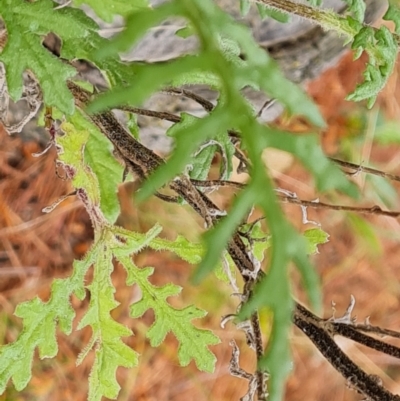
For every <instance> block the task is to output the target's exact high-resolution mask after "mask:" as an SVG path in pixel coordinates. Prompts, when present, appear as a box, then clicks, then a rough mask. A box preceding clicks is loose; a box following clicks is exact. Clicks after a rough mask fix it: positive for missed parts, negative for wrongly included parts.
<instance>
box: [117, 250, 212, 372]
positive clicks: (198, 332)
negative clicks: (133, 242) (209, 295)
mask: <svg viewBox="0 0 400 401" xmlns="http://www.w3.org/2000/svg"><path fill="white" fill-rule="evenodd" d="M115 256H116V258H117V259H118V260H119V262H120V263H121V264H122V265H123V266H124V267H125V269H126V270H127V273H128V278H127V284H128V285H133V284H137V285H138V286H139V287H140V290H141V292H142V299H141V300H140V301H138V302H136V303H134V304H133V305H132V306H131V316H132V317H139V316H141V315H142V314H143V313H144V312H145V311H146V310H147V309H153V310H154V315H155V322H154V323H153V325H152V326H151V327H150V329H149V331H148V332H147V334H146V336H147V337H148V338H149V339H150V343H151V345H152V346H158V345H160V343H161V342H162V341H163V340H164V338H165V336H166V335H167V334H168V333H169V332H172V333H173V334H174V335H175V337H176V338H177V340H178V341H179V349H178V359H179V363H180V364H181V365H182V366H186V365H188V364H189V362H190V361H191V360H192V359H193V360H194V361H195V363H196V365H197V367H198V368H199V369H200V370H204V371H207V372H211V371H213V370H214V366H215V362H216V357H215V356H214V354H213V353H212V352H211V351H210V350H209V349H208V347H209V346H210V345H214V344H217V343H219V339H218V337H216V336H215V335H214V334H213V333H212V332H210V331H208V330H202V329H198V328H196V327H195V326H193V324H192V320H193V319H198V318H201V317H203V316H204V315H205V314H206V312H205V311H202V310H200V309H197V308H195V307H194V306H188V307H186V308H184V309H175V308H173V307H172V306H171V305H170V304H169V303H168V302H167V298H168V297H170V296H174V295H177V294H178V293H179V292H180V290H181V289H180V287H177V286H176V285H173V284H167V285H164V286H163V287H156V286H154V285H153V284H151V283H150V282H149V281H148V277H149V276H150V275H151V274H152V272H153V269H152V268H144V269H139V268H138V267H136V266H135V265H134V264H133V262H132V259H131V258H130V257H128V256H126V254H125V250H124V251H123V252H119V251H118V250H117V249H116V250H115Z"/></svg>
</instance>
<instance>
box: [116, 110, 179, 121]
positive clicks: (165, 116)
mask: <svg viewBox="0 0 400 401" xmlns="http://www.w3.org/2000/svg"><path fill="white" fill-rule="evenodd" d="M117 109H118V110H123V111H127V112H129V113H134V114H139V115H141V116H146V117H155V118H159V119H160V120H167V121H171V122H173V123H179V122H181V118H180V117H179V116H177V115H175V114H172V113H167V112H165V111H155V110H147V109H142V108H139V107H131V106H119V107H118V108H117Z"/></svg>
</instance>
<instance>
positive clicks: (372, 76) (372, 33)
mask: <svg viewBox="0 0 400 401" xmlns="http://www.w3.org/2000/svg"><path fill="white" fill-rule="evenodd" d="M352 48H353V49H354V50H356V57H359V56H360V54H361V51H362V50H365V51H366V52H367V53H368V56H369V60H368V64H367V67H366V70H365V72H364V82H362V83H361V84H359V85H358V86H357V88H356V89H355V91H354V92H353V93H352V94H350V95H349V96H347V100H353V101H356V102H358V101H360V100H364V99H366V100H367V105H368V107H369V108H371V107H372V106H373V105H374V103H375V100H376V97H377V95H378V93H379V92H380V91H381V90H382V89H383V88H384V86H385V85H386V83H387V81H388V79H389V77H390V75H391V73H392V72H393V68H394V66H395V63H396V59H397V43H396V41H395V39H394V37H393V35H392V34H391V32H390V31H389V29H388V28H386V27H385V26H383V27H381V28H380V29H378V30H373V29H372V28H371V27H364V28H362V29H361V30H360V32H359V33H358V34H357V35H356V36H355V38H354V42H353V44H352Z"/></svg>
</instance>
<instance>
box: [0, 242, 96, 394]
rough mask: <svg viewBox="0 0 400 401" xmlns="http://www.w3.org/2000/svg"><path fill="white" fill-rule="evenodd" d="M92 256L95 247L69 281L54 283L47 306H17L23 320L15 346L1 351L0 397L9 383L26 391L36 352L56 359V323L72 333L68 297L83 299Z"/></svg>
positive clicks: (40, 303) (39, 303) (37, 302)
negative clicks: (10, 381)
mask: <svg viewBox="0 0 400 401" xmlns="http://www.w3.org/2000/svg"><path fill="white" fill-rule="evenodd" d="M95 253H96V247H95V246H94V247H92V248H91V250H90V251H89V252H88V253H87V255H86V257H85V258H84V259H83V260H81V261H75V262H74V270H73V274H72V276H71V277H69V278H67V279H62V280H61V279H57V280H55V281H54V282H53V284H52V286H51V295H50V299H49V300H48V301H47V302H43V301H42V300H40V299H39V298H35V299H33V300H31V301H28V302H24V303H22V304H19V305H18V306H17V308H16V311H15V315H16V316H18V317H20V318H21V319H23V330H22V332H21V333H20V335H19V336H18V338H17V340H16V341H15V342H13V343H10V344H7V345H3V346H2V347H1V348H0V393H3V392H4V390H5V386H6V384H7V382H8V380H9V379H12V380H13V383H14V385H15V388H16V389H17V390H18V391H21V390H22V389H24V388H25V387H26V385H27V384H28V382H29V380H30V379H31V367H32V360H33V357H34V353H35V349H36V348H38V350H39V356H40V358H41V359H43V358H50V357H54V356H55V355H56V353H57V351H58V347H57V341H56V333H55V332H56V325H57V323H58V324H59V326H60V329H61V330H62V331H63V332H64V333H66V334H70V333H71V330H72V321H73V319H74V317H75V311H74V310H73V309H72V307H71V303H70V296H71V295H72V294H74V293H75V294H76V295H77V296H78V297H79V298H80V299H83V298H84V295H85V292H84V287H83V285H84V277H85V274H86V272H87V270H88V269H89V267H90V265H91V264H92V263H93V259H94V254H95Z"/></svg>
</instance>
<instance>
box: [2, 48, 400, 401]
mask: <svg viewBox="0 0 400 401" xmlns="http://www.w3.org/2000/svg"><path fill="white" fill-rule="evenodd" d="M361 69H362V62H359V63H357V64H353V63H352V62H351V56H350V55H349V56H347V57H345V58H344V60H343V61H342V62H341V64H340V65H339V66H338V67H337V68H335V69H333V70H331V71H328V72H327V73H326V74H324V76H323V77H321V78H320V79H319V80H318V82H314V83H312V84H311V85H310V87H309V91H310V93H311V95H312V96H313V97H314V98H315V99H316V101H317V102H318V103H319V104H320V105H321V110H322V112H323V114H324V116H325V118H326V120H327V122H328V124H329V126H328V129H327V130H326V132H324V133H323V134H322V137H321V140H322V144H323V147H324V149H325V150H326V152H327V153H329V154H334V153H335V152H337V151H338V150H341V149H342V145H343V143H344V141H346V140H348V139H349V138H350V137H356V136H357V137H358V138H360V140H359V141H358V142H357V141H356V140H354V148H353V149H352V151H353V155H354V157H355V159H354V161H360V160H362V161H363V162H364V164H366V165H368V164H370V163H374V164H375V165H376V166H378V167H379V168H381V169H382V170H385V171H390V172H394V173H397V174H400V168H399V166H398V163H397V160H398V159H399V156H398V155H399V149H398V147H397V146H394V145H391V146H390V147H383V146H376V145H373V146H372V148H371V150H370V149H369V146H370V145H372V140H371V136H368V135H365V131H366V130H367V129H368V130H369V131H368V132H371V130H372V132H373V130H374V126H372V127H371V124H372V123H371V121H372V122H373V119H371V118H369V117H367V125H366V127H367V128H365V126H363V123H362V122H361V120H362V119H361V118H358V117H356V118H355V117H354V116H358V115H362V116H365V115H366V114H365V112H364V109H362V108H361V107H360V106H354V105H353V104H351V103H348V102H345V101H343V100H342V99H343V98H344V96H345V95H346V93H349V92H350V91H351V89H352V88H353V87H354V84H355V82H356V80H357V79H359V72H360V71H361ZM397 86H398V80H397V75H395V76H394V77H393V78H392V81H391V84H390V85H389V86H388V89H386V90H385V91H384V93H383V94H382V96H381V98H380V100H379V102H378V106H377V107H381V108H383V109H384V110H385V112H386V113H387V115H390V117H392V118H399V117H400V115H399V113H398V109H399V107H398V103H397V99H396V90H395V89H396V88H397ZM397 93H398V91H397ZM368 124H369V125H368ZM280 126H282V127H290V128H291V129H293V130H296V131H300V132H301V131H306V130H308V129H309V127H307V125H306V123H305V122H304V121H301V120H290V121H288V120H287V119H286V120H284V119H281V121H280ZM363 138H365V139H363ZM0 143H1V144H2V145H1V150H0V277H1V280H0V316H1V321H2V324H1V325H0V342H1V343H3V342H10V341H13V340H14V339H15V338H16V336H17V335H18V333H19V331H20V320H19V319H18V318H16V317H14V316H13V315H12V313H13V311H14V309H15V306H16V305H17V304H18V303H19V302H22V301H25V300H29V299H32V298H34V297H35V296H36V295H39V296H40V297H41V298H42V299H47V297H48V296H49V288H50V284H51V281H52V279H53V278H54V277H65V276H66V275H68V274H69V273H70V271H71V264H72V261H73V260H74V258H79V257H81V256H82V255H84V253H85V252H86V251H87V249H88V248H89V246H90V243H91V240H92V229H91V225H90V222H89V220H88V217H87V215H86V213H85V211H84V209H83V208H82V206H81V204H80V203H79V202H78V201H77V200H76V199H75V198H74V197H71V198H69V199H68V200H66V201H65V202H63V203H61V204H60V205H59V206H58V207H57V208H56V209H55V210H54V211H53V212H52V213H50V214H43V213H42V212H41V210H42V208H43V207H45V206H48V205H49V204H51V203H52V202H54V201H55V200H57V199H58V198H59V197H60V196H62V195H64V194H66V193H68V192H69V191H70V190H71V187H70V184H69V183H68V182H65V181H63V180H61V179H60V178H58V177H57V175H56V171H55V164H54V159H55V153H54V151H51V152H49V153H47V154H46V155H44V156H42V157H40V158H33V157H32V156H31V153H32V152H35V151H38V150H39V147H38V145H37V144H36V143H35V142H22V141H21V140H20V139H19V138H18V137H14V138H11V137H8V136H7V135H6V133H5V132H4V131H3V130H1V129H0ZM352 143H353V142H352ZM290 164H291V166H290V167H289V168H286V169H284V170H283V171H279V172H277V173H276V177H277V180H278V182H279V184H280V185H281V186H284V187H285V188H288V189H290V190H294V191H296V192H297V193H298V195H299V196H301V197H303V198H306V199H313V196H315V193H314V191H313V185H312V182H311V181H310V179H309V177H308V175H307V174H306V172H305V171H304V170H303V169H302V168H299V166H298V165H297V164H294V163H290ZM363 179H364V178H363V176H362V175H361V176H359V177H357V178H356V180H358V181H357V182H358V183H361V185H362V183H363ZM395 188H396V189H398V186H396V185H395ZM131 190H132V185H130V184H126V185H124V186H122V187H121V189H120V196H121V205H122V215H121V218H120V219H119V221H120V223H121V224H123V225H125V226H126V227H128V228H130V229H134V230H140V231H144V230H146V229H148V228H149V227H150V226H151V225H152V224H153V223H154V222H155V221H156V219H159V220H161V223H162V224H163V225H164V226H165V227H167V229H166V232H165V234H166V235H167V236H169V237H173V236H174V235H176V231H175V228H177V229H178V230H179V232H180V233H182V234H184V235H186V236H188V237H190V238H191V239H195V238H197V236H198V233H199V232H200V229H201V223H200V222H199V221H198V220H197V218H196V217H195V216H194V215H193V213H192V212H190V211H189V210H187V209H186V208H183V207H180V206H174V205H170V204H166V205H165V204H162V203H161V202H160V201H158V200H152V201H150V202H148V203H146V204H145V205H144V206H140V207H137V206H135V205H134V204H133V203H132V202H131V197H130V194H131ZM363 193H364V195H363V201H364V204H365V205H368V206H371V205H373V204H378V201H377V200H376V199H374V198H373V193H374V188H372V189H371V186H368V185H366V186H365V187H363ZM371 193H372V195H371ZM224 196H225V195H224ZM325 200H329V201H331V202H336V203H346V202H347V203H349V202H350V200H349V199H347V198H344V197H343V198H340V197H337V196H336V197H335V196H331V197H330V198H327V197H326V198H325ZM381 206H382V207H384V206H383V205H381ZM392 208H393V209H394V210H396V209H400V204H399V202H398V200H397V198H396V200H395V202H394V204H393V206H392ZM285 210H287V212H288V214H289V215H290V216H291V218H292V219H293V222H294V224H295V225H296V226H297V227H299V228H301V229H304V226H302V224H301V221H300V216H299V211H298V208H296V207H294V206H285ZM310 217H311V218H312V219H314V220H318V221H320V222H321V224H322V228H323V229H324V230H325V231H327V232H328V233H329V234H330V242H329V243H328V244H326V245H323V246H321V247H320V254H319V255H317V256H315V257H314V258H313V259H314V262H315V266H316V268H317V270H318V272H319V274H320V276H321V282H322V287H323V294H324V306H325V316H330V315H331V309H330V304H331V301H335V302H336V305H337V306H336V308H337V311H338V312H337V314H338V315H340V314H341V313H343V311H344V309H345V308H346V307H347V305H348V302H349V298H350V294H353V295H354V296H355V298H356V301H357V304H356V310H355V314H356V315H357V316H358V318H359V320H361V321H362V320H363V319H364V318H365V317H367V316H371V322H372V323H373V324H375V325H381V326H384V327H388V328H391V329H395V330H396V329H399V326H400V314H399V307H400V305H399V297H400V285H399V281H400V267H399V264H400V262H399V261H400V258H399V256H400V248H399V241H400V234H399V233H400V227H399V223H398V220H395V219H388V218H384V217H376V216H374V217H365V221H366V222H368V224H370V227H371V230H372V232H373V233H374V234H371V235H370V236H368V235H367V233H366V231H365V229H364V231H362V230H358V231H357V230H356V229H355V228H354V227H355V222H354V221H355V220H354V218H353V219H351V218H350V217H349V216H348V215H347V214H345V213H340V212H334V211H323V212H322V211H310ZM136 262H137V263H138V264H139V265H140V266H154V267H155V269H156V270H155V275H154V277H153V282H154V283H157V284H162V283H167V282H171V281H172V282H174V283H176V284H180V285H182V286H184V287H185V290H184V291H183V294H182V300H183V301H181V305H187V304H189V303H195V304H197V305H199V306H202V307H204V308H205V309H208V310H210V314H209V315H208V317H207V318H206V319H204V321H203V322H202V325H204V326H206V327H209V328H212V329H214V330H215V332H216V333H217V334H218V335H219V336H220V337H221V340H222V343H221V344H220V345H218V346H214V347H213V351H214V352H215V354H216V355H217V357H218V363H217V368H216V371H215V373H213V374H206V373H199V372H198V371H197V370H196V368H195V367H194V366H193V364H191V365H190V366H189V367H188V368H180V367H178V364H177V358H176V354H177V344H176V340H174V339H173V338H172V336H171V337H168V338H167V340H166V341H165V342H164V343H163V344H162V345H161V346H160V347H159V348H157V349H153V348H151V347H150V346H149V344H148V341H147V340H146V337H145V334H146V328H147V327H148V325H149V324H151V322H152V315H151V314H150V313H149V314H146V315H145V317H144V318H143V319H138V320H135V321H133V320H132V319H130V318H129V317H128V314H127V305H128V304H129V300H130V299H132V296H135V294H136V290H135V289H132V288H127V287H126V286H125V273H124V271H123V270H122V268H120V267H116V271H115V273H114V275H113V279H114V283H115V285H116V287H117V295H116V296H117V299H118V300H119V301H120V302H121V306H120V307H118V308H117V309H116V310H115V311H114V317H115V318H116V319H118V320H119V321H120V322H123V323H124V324H126V325H127V326H129V327H130V328H132V330H133V331H134V332H135V337H132V338H130V339H128V340H127V342H128V344H129V345H131V346H132V347H134V348H135V349H136V350H137V351H138V352H139V353H140V354H141V355H142V356H141V359H140V364H139V366H138V368H137V369H131V370H126V369H120V370H119V371H118V379H119V382H120V384H121V386H122V390H121V393H120V396H119V398H118V400H120V401H122V400H157V401H161V400H174V401H178V400H187V399H193V400H197V401H203V400H204V401H212V400H215V401H223V400H226V401H228V400H229V401H230V400H238V399H239V397H240V396H242V395H243V394H244V392H245V390H246V385H247V383H246V382H245V381H244V380H242V379H238V378H233V377H231V376H230V375H229V373H228V369H227V367H228V362H229V359H230V352H231V348H230V346H229V341H230V339H231V338H235V339H236V340H237V341H238V343H239V344H241V345H244V341H243V335H242V334H241V333H239V332H237V331H235V330H234V329H233V327H232V325H229V324H228V326H227V328H226V329H224V330H223V329H221V328H220V326H219V322H220V317H221V315H223V314H226V313H232V312H234V308H235V300H234V299H232V297H230V295H229V294H230V292H229V289H228V287H226V286H224V285H222V284H220V283H218V282H217V281H215V280H213V279H208V280H206V282H205V283H204V284H203V285H202V287H201V289H199V288H196V287H191V286H188V278H189V275H190V272H191V271H192V267H190V266H188V265H187V264H185V263H183V262H182V261H180V260H179V259H178V258H176V257H174V256H173V255H170V254H165V253H154V252H144V253H142V254H140V255H138V256H137V257H136ZM293 280H294V291H295V292H296V294H297V296H298V297H299V298H300V299H304V296H303V294H302V292H301V285H300V282H299V280H298V276H297V274H296V273H293ZM72 302H73V305H74V307H75V308H76V311H77V318H76V321H75V327H76V325H77V323H78V322H79V320H80V318H82V316H83V314H84V313H85V310H86V308H87V301H84V302H79V301H78V300H76V299H73V300H72ZM174 302H175V303H176V304H177V305H178V304H179V302H180V301H178V300H174ZM90 334H91V333H90V331H89V330H87V331H85V330H84V331H79V332H74V333H73V335H71V336H70V337H67V336H65V335H60V337H59V353H58V356H57V357H56V358H55V359H54V360H44V361H40V360H39V358H38V356H36V357H35V360H34V363H33V378H32V380H31V382H30V384H29V385H28V387H27V388H26V389H25V390H23V391H22V392H20V393H17V392H16V391H15V390H14V388H13V385H12V384H11V383H10V384H9V386H8V388H7V391H6V393H5V394H4V395H3V396H0V400H12V401H14V400H71V401H72V400H73V401H79V400H85V399H86V396H87V376H88V374H89V371H90V366H91V362H92V356H91V355H90V356H89V357H88V358H87V359H86V360H85V361H84V362H83V364H82V365H80V366H79V367H76V366H75V361H76V356H77V355H78V353H79V351H80V350H81V349H82V348H83V347H84V346H85V345H86V344H87V342H88V341H89V339H90ZM338 341H339V344H340V345H341V346H342V348H343V349H344V350H345V351H346V352H347V354H348V355H349V356H350V357H351V358H352V359H353V360H354V361H355V362H356V363H358V364H360V366H362V367H363V368H365V369H366V370H367V371H368V372H369V373H373V374H378V375H379V376H381V377H382V378H383V381H384V383H385V385H386V386H387V387H388V388H389V389H390V390H391V391H393V392H397V393H400V388H399V384H398V383H399V376H400V369H399V368H398V364H399V363H400V362H399V361H398V360H395V359H393V358H390V357H386V356H385V355H382V354H378V353H376V352H372V351H371V350H368V349H365V348H361V347H358V346H357V345H355V344H353V343H351V342H349V341H344V340H342V339H339V340H338ZM291 344H292V353H293V358H294V367H293V372H292V374H291V376H290V378H289V380H288V383H287V393H286V397H285V399H286V400H288V401H289V400H290V401H297V400H299V401H300V400H302V401H303V400H313V401H325V400H329V401H339V400H341V401H342V400H347V401H350V400H360V399H361V398H362V397H361V396H360V395H358V394H357V393H355V392H354V391H352V390H350V389H348V388H347V386H346V382H345V381H344V380H343V378H342V377H341V376H340V375H339V374H338V373H336V372H335V371H334V369H333V368H331V367H330V365H329V364H328V363H327V362H326V361H325V360H324V359H323V358H322V356H321V355H320V354H319V353H318V352H317V351H316V350H315V349H314V347H313V346H312V344H311V342H310V341H309V340H308V339H307V338H306V337H305V336H304V335H302V334H301V333H300V332H299V331H298V330H296V329H293V331H292V333H291ZM245 348H246V347H245V346H244V347H243V349H245ZM241 362H242V365H243V367H244V368H248V369H249V370H250V369H251V368H252V366H253V363H254V357H253V355H252V353H251V352H250V351H244V352H243V354H242V355H241Z"/></svg>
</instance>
